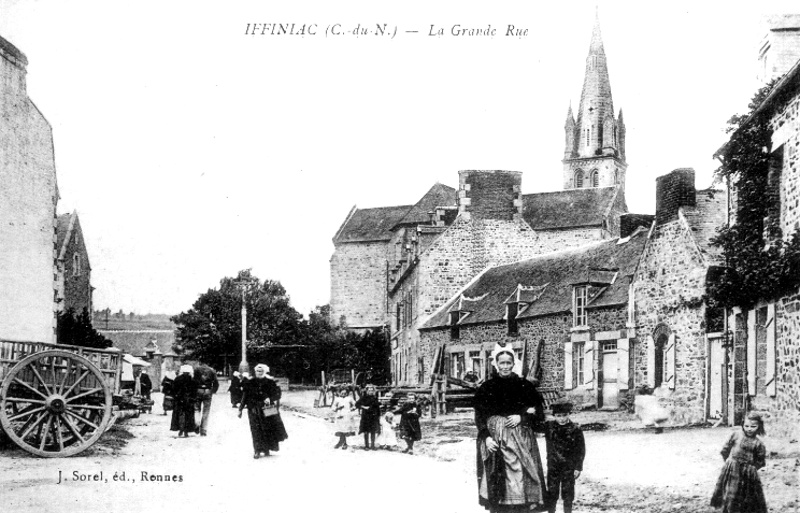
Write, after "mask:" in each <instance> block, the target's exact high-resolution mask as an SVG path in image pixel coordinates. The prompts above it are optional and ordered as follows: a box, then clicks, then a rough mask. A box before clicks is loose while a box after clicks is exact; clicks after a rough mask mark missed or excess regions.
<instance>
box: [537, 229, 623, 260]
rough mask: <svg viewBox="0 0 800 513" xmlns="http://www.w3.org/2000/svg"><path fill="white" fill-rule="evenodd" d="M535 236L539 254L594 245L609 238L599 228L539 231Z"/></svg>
mask: <svg viewBox="0 0 800 513" xmlns="http://www.w3.org/2000/svg"><path fill="white" fill-rule="evenodd" d="M536 235H538V237H539V247H540V248H541V254H544V253H552V252H554V251H563V250H565V249H571V248H578V247H580V246H586V245H587V244H594V243H596V242H599V241H601V240H603V239H605V238H607V237H609V236H610V234H607V233H605V231H604V230H602V229H601V228H600V227H589V228H571V229H566V230H539V231H537V232H536Z"/></svg>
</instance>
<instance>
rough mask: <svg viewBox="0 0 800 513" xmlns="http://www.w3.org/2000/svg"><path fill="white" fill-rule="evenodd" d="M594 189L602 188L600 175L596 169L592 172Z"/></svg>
mask: <svg viewBox="0 0 800 513" xmlns="http://www.w3.org/2000/svg"><path fill="white" fill-rule="evenodd" d="M592 187H600V173H599V172H598V171H597V170H596V169H595V170H594V171H592Z"/></svg>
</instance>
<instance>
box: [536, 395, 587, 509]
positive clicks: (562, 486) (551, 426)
mask: <svg viewBox="0 0 800 513" xmlns="http://www.w3.org/2000/svg"><path fill="white" fill-rule="evenodd" d="M552 408H553V416H554V417H555V420H548V421H547V422H545V424H544V438H545V441H546V443H547V490H548V495H549V497H548V501H547V510H548V511H549V512H550V513H555V511H556V502H558V496H559V490H560V491H561V493H560V495H561V500H563V501H564V513H572V501H573V499H574V498H575V479H577V478H578V476H580V475H581V471H582V470H583V458H584V456H585V455H586V444H585V443H584V439H583V431H581V428H580V427H579V426H578V425H577V424H575V423H573V422H572V421H571V420H570V418H569V414H570V412H571V411H572V404H570V403H555V404H553V405H552Z"/></svg>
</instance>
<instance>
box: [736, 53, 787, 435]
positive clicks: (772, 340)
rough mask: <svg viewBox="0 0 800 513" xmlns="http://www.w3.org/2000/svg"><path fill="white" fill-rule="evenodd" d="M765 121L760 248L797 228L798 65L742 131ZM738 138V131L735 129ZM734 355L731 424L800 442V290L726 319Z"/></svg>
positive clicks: (743, 310)
mask: <svg viewBox="0 0 800 513" xmlns="http://www.w3.org/2000/svg"><path fill="white" fill-rule="evenodd" d="M759 121H766V122H767V124H768V127H769V129H770V131H771V134H772V135H771V139H772V140H771V147H770V148H769V150H770V152H771V153H770V165H769V170H768V176H767V184H768V186H767V191H766V194H767V196H766V198H765V201H768V202H769V205H770V208H769V209H768V212H769V214H768V217H767V218H765V219H764V226H765V228H766V227H769V228H770V230H767V229H765V233H764V234H763V236H764V239H765V244H768V243H769V239H770V237H780V236H782V237H783V238H784V239H786V240H788V239H789V238H790V237H792V236H793V235H794V234H796V232H797V229H798V227H800V209H798V208H797V205H798V191H799V190H800V188H798V183H800V151H799V150H800V61H797V62H796V63H795V64H794V66H793V67H792V68H791V69H790V70H789V71H788V72H787V73H786V75H784V76H783V78H781V79H780V80H779V81H778V82H777V83H776V84H775V86H774V87H773V88H772V90H771V91H770V93H769V94H768V95H767V97H766V98H765V99H764V100H763V102H762V103H761V104H760V105H759V106H758V107H757V108H756V109H755V111H754V112H753V114H752V115H751V117H750V118H749V119H748V120H747V121H746V124H751V123H756V122H759ZM740 130H741V128H740ZM738 197H739V191H738V190H737V189H736V187H735V185H734V186H732V189H731V199H732V201H731V202H730V205H729V208H730V217H731V219H733V220H734V221H733V222H735V219H736V213H737V209H738V207H739V206H738V201H737V198H738ZM728 325H729V330H730V332H731V333H732V337H731V343H732V346H733V348H732V351H733V354H732V356H731V358H730V362H729V366H728V373H729V380H730V383H729V386H728V403H729V404H730V405H731V410H732V414H731V415H730V418H729V421H730V422H731V423H738V422H740V421H741V417H742V415H743V414H744V413H745V412H746V411H747V410H751V409H752V410H758V411H761V412H763V413H765V414H766V415H767V421H768V424H769V425H770V427H768V430H771V431H772V432H775V431H776V430H777V431H784V432H789V433H791V434H792V436H794V437H795V438H796V437H797V436H798V435H800V431H799V429H800V428H798V426H800V290H795V291H794V292H793V293H791V294H788V295H784V296H782V297H777V298H761V299H760V300H759V301H758V302H757V303H756V304H755V305H754V306H753V307H752V308H733V309H732V310H730V311H728Z"/></svg>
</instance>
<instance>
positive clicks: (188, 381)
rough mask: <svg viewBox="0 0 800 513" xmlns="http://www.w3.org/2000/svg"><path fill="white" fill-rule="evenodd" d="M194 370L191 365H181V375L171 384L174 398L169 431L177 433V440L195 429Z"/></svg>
mask: <svg viewBox="0 0 800 513" xmlns="http://www.w3.org/2000/svg"><path fill="white" fill-rule="evenodd" d="M193 371H194V369H193V368H192V366H191V365H181V374H180V376H178V377H177V378H175V382H174V383H173V384H172V394H173V396H174V397H175V409H174V410H173V411H172V422H171V423H170V427H169V428H170V430H171V431H177V432H178V438H180V437H184V438H188V437H189V432H190V431H194V430H195V429H196V425H195V423H194V403H195V400H196V398H197V384H196V383H195V381H194V378H193V377H192V373H193Z"/></svg>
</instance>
